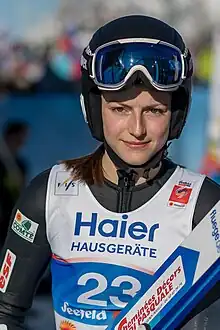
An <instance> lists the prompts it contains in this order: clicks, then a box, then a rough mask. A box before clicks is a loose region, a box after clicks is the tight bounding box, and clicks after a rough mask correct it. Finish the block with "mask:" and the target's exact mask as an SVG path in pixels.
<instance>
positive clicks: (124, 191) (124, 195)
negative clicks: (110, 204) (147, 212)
mask: <svg viewBox="0 0 220 330" xmlns="http://www.w3.org/2000/svg"><path fill="white" fill-rule="evenodd" d="M134 173H135V172H134V171H132V172H130V173H128V172H126V171H122V170H120V171H118V177H119V181H118V185H119V194H118V203H117V212H119V213H123V212H129V211H130V209H131V198H132V188H133V187H134V185H135V180H134Z"/></svg>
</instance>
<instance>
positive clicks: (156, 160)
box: [104, 141, 170, 178]
mask: <svg viewBox="0 0 220 330" xmlns="http://www.w3.org/2000/svg"><path fill="white" fill-rule="evenodd" d="M169 146H170V143H169V144H167V143H166V144H165V145H164V146H163V147H162V148H161V149H160V150H159V151H158V152H157V153H156V154H155V155H154V156H153V157H152V158H151V159H150V160H148V161H147V162H146V163H144V164H141V165H132V164H128V163H126V162H124V161H123V160H122V159H121V158H120V157H119V156H118V155H117V154H116V153H115V152H114V151H113V150H112V148H111V147H110V146H109V145H108V143H107V142H106V141H104V147H105V150H106V152H107V154H108V156H109V158H110V159H111V161H112V162H113V163H114V164H115V166H116V167H117V168H118V169H122V170H125V171H128V170H131V169H134V170H135V169H141V168H143V169H144V173H145V177H146V178H147V177H148V172H149V171H150V169H153V168H156V167H157V166H158V165H159V164H160V162H161V160H162V159H164V158H165V157H166V156H167V149H168V147H169Z"/></svg>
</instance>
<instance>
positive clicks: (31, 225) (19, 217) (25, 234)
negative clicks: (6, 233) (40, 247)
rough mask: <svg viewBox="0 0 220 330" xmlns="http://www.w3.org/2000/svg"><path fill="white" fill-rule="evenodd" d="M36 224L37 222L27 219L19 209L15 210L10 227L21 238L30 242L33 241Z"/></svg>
mask: <svg viewBox="0 0 220 330" xmlns="http://www.w3.org/2000/svg"><path fill="white" fill-rule="evenodd" d="M38 226H39V224H38V223H36V222H34V221H32V220H30V219H28V218H27V217H26V216H25V215H24V214H22V213H21V211H19V210H17V212H16V214H15V218H14V221H13V223H12V226H11V228H12V230H13V231H14V232H15V233H16V234H18V235H19V236H21V237H22V238H23V239H25V240H26V241H28V242H30V243H33V242H34V239H35V236H36V233H37V229H38Z"/></svg>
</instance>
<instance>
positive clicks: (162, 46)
mask: <svg viewBox="0 0 220 330" xmlns="http://www.w3.org/2000/svg"><path fill="white" fill-rule="evenodd" d="M185 63H186V59H185V55H184V54H182V53H181V51H180V50H179V49H178V48H177V47H175V46H173V45H171V44H168V43H166V42H163V41H159V40H154V39H142V38H138V39H136V38H135V39H122V40H117V41H113V42H109V43H106V44H105V45H102V46H101V47H99V48H97V50H96V51H95V53H94V54H93V59H92V68H91V69H92V75H91V78H92V79H93V80H94V82H95V84H96V85H97V86H98V88H99V89H101V90H119V89H121V88H122V87H123V86H125V85H126V82H127V81H128V79H129V78H130V77H131V76H132V75H133V74H134V73H135V72H136V71H141V72H142V73H143V74H144V75H145V77H146V78H147V79H148V80H149V82H150V83H151V84H152V85H153V86H154V87H155V88H156V89H158V90H162V91H163V90H166V91H174V90H176V89H177V88H178V87H179V86H180V85H181V84H182V81H183V80H184V79H185V78H186V72H185V71H186V65H185Z"/></svg>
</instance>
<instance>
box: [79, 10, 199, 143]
mask: <svg viewBox="0 0 220 330" xmlns="http://www.w3.org/2000/svg"><path fill="white" fill-rule="evenodd" d="M125 38H150V39H157V40H161V41H164V42H167V43H169V44H172V45H173V46H176V47H177V48H179V50H180V51H181V53H182V54H184V55H185V66H186V72H187V74H186V79H185V80H184V81H183V82H182V85H181V86H180V87H179V88H178V89H177V90H176V91H174V92H172V109H171V110H172V117H171V125H170V134H169V138H168V140H172V139H177V138H178V137H179V136H180V134H181V131H182V129H183V127H184V125H185V121H186V117H187V114H188V111H189V108H190V103H191V85H192V73H193V64H192V58H191V54H190V52H189V50H188V49H187V47H186V45H185V43H184V41H183V39H182V37H181V36H180V34H179V33H178V32H177V31H176V30H175V29H174V28H173V27H171V26H169V25H168V24H166V23H165V22H162V21H161V20H159V19H157V18H153V17H149V16H144V15H131V16H124V17H120V18H117V19H115V20H113V21H111V22H109V23H107V24H105V25H104V26H102V27H101V28H99V29H98V30H97V31H96V32H95V33H94V35H93V36H92V39H91V40H90V42H89V45H88V46H87V47H86V48H85V49H84V51H83V54H82V58H81V72H82V77H81V106H82V110H83V113H84V117H85V119H86V121H87V123H88V125H89V128H90V130H91V133H92V136H93V137H94V138H96V139H97V140H99V141H102V142H103V141H104V134H103V124H102V116H101V97H100V94H101V91H100V90H98V87H97V86H96V85H95V83H94V81H93V80H92V78H91V77H90V75H91V62H92V55H93V53H94V52H95V50H96V49H97V48H98V47H100V46H102V45H103V44H105V43H107V42H111V41H115V40H118V39H125Z"/></svg>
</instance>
